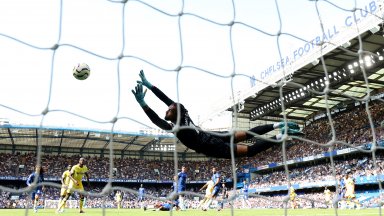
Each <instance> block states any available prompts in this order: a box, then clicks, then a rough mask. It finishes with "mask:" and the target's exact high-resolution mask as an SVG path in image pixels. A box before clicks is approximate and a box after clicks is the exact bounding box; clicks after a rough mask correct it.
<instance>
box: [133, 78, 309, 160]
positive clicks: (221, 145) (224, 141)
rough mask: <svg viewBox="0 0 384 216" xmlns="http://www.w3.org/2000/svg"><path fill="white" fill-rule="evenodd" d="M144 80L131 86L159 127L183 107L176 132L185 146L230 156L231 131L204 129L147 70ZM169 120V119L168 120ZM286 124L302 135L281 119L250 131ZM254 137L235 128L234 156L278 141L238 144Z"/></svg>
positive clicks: (165, 125)
mask: <svg viewBox="0 0 384 216" xmlns="http://www.w3.org/2000/svg"><path fill="white" fill-rule="evenodd" d="M139 76H140V78H141V81H137V83H138V84H137V86H136V87H135V90H132V93H133V95H134V96H135V98H136V101H137V102H138V103H139V104H140V106H141V107H142V109H143V110H144V112H145V113H146V114H147V116H148V117H149V119H150V120H151V121H152V122H153V123H154V124H155V125H157V126H158V127H159V128H161V129H163V130H167V131H171V130H172V129H173V127H174V126H175V125H176V124H177V120H178V119H177V118H178V110H179V111H180V127H181V128H180V130H177V131H175V132H174V133H175V136H176V137H177V138H178V139H179V140H180V142H181V143H183V144H184V145H185V146H186V147H188V148H190V149H193V150H195V151H196V152H197V153H202V154H204V155H206V156H209V157H214V158H226V159H230V158H231V148H230V142H231V135H229V134H227V135H218V134H213V133H212V132H208V131H203V130H201V129H200V128H199V127H197V126H196V125H195V124H194V123H193V121H192V119H191V118H190V117H189V114H188V110H187V109H185V107H184V106H183V105H182V104H180V103H175V102H174V101H173V100H171V99H170V98H168V97H167V96H166V95H165V94H164V93H163V92H162V91H161V90H160V89H158V88H157V87H156V86H154V85H152V84H151V83H150V82H149V81H148V80H147V79H146V77H145V75H144V72H143V71H140V74H139ZM143 86H145V87H147V88H148V89H150V90H151V91H152V92H153V93H154V94H155V95H156V96H157V97H158V98H159V99H160V100H161V101H163V102H164V103H165V104H166V105H167V106H168V110H167V111H166V113H165V118H164V119H161V118H160V117H159V116H158V115H157V114H156V113H155V112H154V111H153V110H152V109H151V108H150V107H149V106H148V105H147V103H146V102H145V101H144V97H145V94H146V91H143ZM169 122H170V123H169ZM285 126H287V128H288V129H287V134H289V135H300V134H302V132H301V131H300V127H299V126H298V125H297V124H296V123H294V122H287V124H285V123H284V122H279V123H275V124H266V125H261V126H257V127H254V128H252V129H250V130H249V131H248V132H253V133H255V134H259V135H262V134H265V133H268V132H270V131H272V130H274V129H276V128H280V129H282V131H283V132H282V133H284V130H285ZM282 136H283V135H282V134H278V135H275V136H273V137H271V139H275V140H279V139H281V138H282ZM252 138H254V136H253V135H252V134H249V133H247V132H246V131H236V132H235V133H234V154H235V157H252V156H254V155H256V154H257V153H260V152H262V151H265V150H267V149H269V148H271V147H272V146H274V145H277V144H278V143H279V142H278V141H276V142H272V141H268V140H264V139H255V142H253V144H252V145H250V146H248V145H243V144H236V143H239V142H242V141H245V140H249V139H252Z"/></svg>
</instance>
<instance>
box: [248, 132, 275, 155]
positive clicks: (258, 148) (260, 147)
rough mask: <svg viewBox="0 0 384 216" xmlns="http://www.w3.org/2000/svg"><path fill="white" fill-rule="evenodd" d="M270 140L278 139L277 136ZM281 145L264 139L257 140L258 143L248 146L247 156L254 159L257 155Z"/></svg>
mask: <svg viewBox="0 0 384 216" xmlns="http://www.w3.org/2000/svg"><path fill="white" fill-rule="evenodd" d="M270 139H276V136H273V137H270ZM278 144H280V143H279V142H271V141H267V140H264V139H256V142H255V143H253V145H250V146H248V150H247V156H248V157H252V156H255V155H256V154H258V153H260V152H263V151H265V150H267V149H269V148H271V147H273V146H275V145H278Z"/></svg>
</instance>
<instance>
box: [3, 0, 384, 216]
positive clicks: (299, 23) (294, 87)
mask: <svg viewBox="0 0 384 216" xmlns="http://www.w3.org/2000/svg"><path fill="white" fill-rule="evenodd" d="M382 23H383V2H382V1H381V0H350V1H336V0H333V1H332V0H324V1H319V0H315V1H311V0H300V1H284V0H275V1H271V0H264V1H252V0H242V1H234V0H232V1H231V0H213V1H204V0H189V1H183V0H163V1H154V0H137V1H133V0H132V1H130V0H97V1H95V0H82V1H79V0H50V1H47V0H46V1H44V0H34V1H31V0H22V1H17V2H16V1H12V0H6V1H2V2H0V47H1V48H0V59H2V60H1V63H0V80H1V83H2V84H1V86H0V90H1V92H2V94H1V97H0V120H2V121H1V122H2V124H1V125H0V126H1V128H5V129H4V130H3V131H4V132H3V133H4V134H5V135H6V136H9V135H10V134H11V133H12V132H14V130H17V129H14V128H13V127H14V126H15V125H22V126H23V127H26V128H29V127H31V129H30V131H29V134H27V135H26V136H20V137H12V136H10V137H8V138H7V139H9V140H11V141H9V143H8V144H7V143H5V142H4V143H0V144H2V145H1V146H2V150H3V152H6V153H7V152H8V153H9V152H12V153H14V152H15V151H16V150H15V149H17V144H18V143H19V144H22V145H29V147H31V145H30V143H29V144H28V143H26V141H25V139H27V138H28V137H30V136H37V137H38V139H37V141H36V142H35V143H33V146H34V147H36V150H35V151H34V152H35V153H36V155H33V161H32V162H33V164H34V165H35V164H39V165H40V164H43V163H45V162H46V160H45V158H44V155H45V153H46V152H43V149H44V150H46V151H47V152H48V151H49V146H54V147H55V148H58V149H61V145H64V144H65V141H66V140H65V139H66V137H65V136H61V137H62V140H61V141H60V143H59V144H57V143H55V144H52V143H50V142H49V139H46V137H42V136H41V133H43V132H44V131H45V130H49V129H50V128H52V127H62V128H66V129H69V130H71V133H78V135H79V136H80V135H81V133H82V132H78V131H77V129H79V128H80V129H82V130H92V131H104V132H105V131H107V133H108V135H105V136H104V135H103V136H104V137H103V138H105V143H104V145H103V146H100V148H99V149H102V151H103V152H104V151H105V152H108V153H109V155H108V157H107V159H105V158H99V159H97V160H98V161H99V162H100V164H98V163H95V164H93V166H90V169H91V170H90V172H92V169H98V170H103V169H105V173H106V174H105V176H104V177H99V176H95V177H94V180H95V182H97V181H99V180H100V181H103V182H104V183H106V184H105V185H103V188H99V189H97V192H96V193H92V194H87V195H88V196H89V197H91V198H92V197H98V198H100V197H103V198H100V200H101V201H100V202H103V203H104V204H105V203H107V205H104V204H103V205H101V207H103V208H106V207H110V208H115V207H116V203H115V202H114V199H115V198H113V196H114V195H111V194H110V193H114V192H115V191H117V190H120V191H123V193H125V194H129V196H128V195H127V196H128V197H130V198H132V197H134V198H132V199H136V197H137V196H138V192H137V190H136V189H137V188H135V189H133V188H127V187H124V186H121V184H120V185H118V186H117V184H115V183H116V181H115V179H116V176H118V177H120V179H119V181H121V182H123V183H124V181H127V182H128V181H131V183H132V182H133V183H135V184H137V185H139V184H140V183H142V182H145V183H152V182H159V181H160V182H163V183H165V184H167V187H168V184H171V183H172V178H173V175H175V174H177V173H178V171H179V170H180V165H181V164H182V163H184V162H185V160H182V159H183V158H180V157H179V156H180V155H183V153H186V152H191V150H190V149H188V148H186V147H185V146H184V145H183V144H182V143H180V142H179V141H178V140H177V139H176V138H174V139H173V141H172V143H167V144H166V145H165V144H164V145H163V144H161V141H162V140H163V137H162V136H164V137H165V138H169V137H172V133H171V132H177V131H179V130H183V129H185V128H180V127H177V126H178V125H177V126H176V127H175V128H174V129H175V131H166V132H164V131H161V130H159V129H158V128H156V126H154V125H153V124H152V122H151V121H150V119H148V117H147V116H146V114H145V113H144V112H143V110H142V109H141V107H140V105H138V103H137V101H136V99H135V97H134V96H133V95H132V93H131V90H132V89H135V86H136V84H137V82H136V81H137V80H140V78H139V76H138V74H139V72H140V70H144V71H145V73H146V76H147V78H148V79H149V80H150V81H151V82H152V84H153V85H155V86H158V87H159V88H160V89H161V90H162V91H164V92H165V93H166V94H167V95H168V96H169V97H170V98H172V99H174V101H176V102H181V103H183V104H184V105H186V107H188V111H189V114H190V116H191V118H192V119H194V122H195V123H196V124H197V125H198V126H199V127H201V128H203V129H204V130H205V129H206V130H214V131H216V132H217V131H221V130H222V131H229V132H227V134H229V135H232V136H233V132H235V131H240V130H244V131H246V130H248V129H249V128H251V127H253V126H255V125H260V124H267V123H268V124H269V123H276V122H287V121H295V122H299V123H300V125H301V128H303V127H304V130H303V131H304V132H305V133H306V134H305V136H300V137H299V136H291V135H289V134H286V133H285V134H283V135H284V136H282V137H283V139H282V140H281V141H280V145H279V148H275V149H272V150H271V151H268V152H266V153H262V154H259V155H256V156H255V157H252V158H242V159H238V158H234V157H232V158H231V159H230V160H225V162H222V163H219V162H218V163H217V165H218V166H220V165H222V164H224V165H225V167H220V169H224V168H225V169H226V170H228V172H227V173H226V174H227V176H226V177H227V180H228V182H230V183H231V184H232V185H233V190H232V189H230V191H231V192H230V193H229V199H228V200H225V203H224V206H225V208H231V215H235V214H236V211H237V209H236V207H239V208H247V207H246V206H247V205H249V206H251V207H252V208H283V209H285V210H286V211H285V215H287V210H288V209H289V208H291V207H293V208H296V207H308V206H311V207H314V208H328V207H329V206H333V207H336V206H338V205H340V207H345V206H347V204H348V205H349V203H347V202H355V201H354V200H356V199H350V200H347V198H345V197H344V196H342V197H338V195H337V194H339V192H340V191H339V190H341V186H340V185H339V180H340V179H341V178H342V177H341V175H346V174H347V173H350V172H352V171H353V172H355V173H357V172H359V173H360V174H361V175H360V176H363V177H361V178H359V179H355V180H356V181H355V184H361V185H367V184H369V186H372V185H374V188H375V189H374V190H373V191H369V193H368V192H367V193H366V194H365V195H364V194H363V195H361V194H362V193H361V194H360V195H359V196H358V197H357V200H358V201H359V203H360V204H362V205H363V203H364V202H366V203H374V204H375V205H376V206H375V207H381V203H380V201H377V200H380V199H381V198H382V197H383V194H382V185H381V181H382V180H383V176H382V175H383V174H384V173H382V169H383V168H384V167H383V164H382V162H381V161H382V159H384V158H383V157H382V154H381V153H382V152H381V151H382V148H383V146H384V143H383V139H384V138H383V129H382V127H384V126H383V125H382V126H380V123H382V122H383V120H384V119H383V116H384V115H383V102H384V100H383V92H384V88H383V86H384V84H383V83H384V78H383V77H384V72H383V70H381V69H380V68H382V67H383V63H382V62H383V56H384V54H383V53H384V50H383V47H384V39H382V38H383V37H382V36H383V27H382ZM371 35H374V36H373V37H369V36H371ZM326 56H327V57H329V58H332V61H327V59H326ZM78 63H86V64H88V65H89V67H90V76H89V77H88V78H87V79H86V80H82V81H81V80H76V79H75V78H74V77H73V75H72V70H73V68H74V66H76V65H77V64H78ZM373 70H375V71H373ZM346 80H348V81H346ZM342 82H345V83H347V84H344V85H342V84H340V83H342ZM266 90H268V91H269V90H270V92H271V94H268V91H266ZM272 92H274V93H275V94H272ZM300 100H305V103H304V102H303V103H300V104H299V105H300V106H299V105H298V103H296V102H298V101H300ZM145 101H146V103H147V104H148V105H149V106H150V107H151V108H152V109H153V110H154V111H155V112H156V113H158V114H159V113H160V114H159V116H163V114H164V113H165V110H166V109H167V107H166V106H163V105H161V106H160V105H159V101H158V99H157V98H156V97H155V96H154V95H153V94H151V93H149V92H147V94H146V97H145ZM348 101H349V102H350V101H353V102H351V103H349V105H350V106H353V108H354V109H353V110H354V111H352V112H349V111H348V110H347V105H346V104H347V102H348ZM295 105H297V106H295ZM348 108H350V107H348ZM228 112H230V113H229V114H228ZM362 119H364V120H362ZM362 121H364V124H360V123H361V122H362ZM353 124H355V125H358V126H356V127H354V125H353ZM10 125H11V126H10ZM351 125H352V126H351ZM33 126H37V128H38V129H39V130H34V129H33V128H34V127H33ZM346 128H347V129H348V130H342V129H346ZM72 130H73V131H72ZM82 130H80V131H82ZM121 131H125V132H126V131H129V132H133V133H135V134H136V135H137V136H133V137H134V138H132V140H130V142H127V143H125V144H126V145H127V146H128V147H129V146H135V142H136V140H137V137H140V136H141V135H145V136H146V135H150V136H153V135H158V137H157V138H156V139H153V140H152V141H151V142H148V143H147V145H142V146H141V148H140V149H139V151H140V152H141V153H142V152H143V151H146V150H149V151H154V152H161V153H159V154H158V155H160V156H159V157H162V156H163V154H162V153H163V152H167V153H169V154H173V155H172V156H173V160H172V161H170V162H169V163H172V164H173V166H172V167H168V168H169V170H171V172H170V173H171V174H170V173H167V174H166V175H165V174H163V173H162V172H161V171H159V170H160V169H161V168H162V167H160V166H156V167H154V168H152V170H157V171H154V173H155V176H156V179H147V178H145V177H143V176H142V175H140V174H143V173H145V172H143V171H141V170H140V167H139V166H137V170H136V172H137V173H138V174H137V175H134V177H131V179H126V177H124V176H122V175H120V174H119V172H120V171H119V172H118V169H117V168H116V167H115V166H116V163H115V162H116V160H118V159H117V157H116V156H115V155H114V151H115V150H116V149H115V148H114V146H115V147H116V146H117V145H115V144H114V143H115V140H118V139H119V138H120V137H119V136H118V135H115V133H118V132H121ZM138 131H141V132H143V131H149V132H148V133H146V132H143V133H136V132H138ZM320 132H322V133H324V134H325V135H324V134H321V136H319V134H320ZM277 133H280V132H277ZM131 134H132V133H131ZM83 135H84V134H83ZM254 135H255V136H256V137H257V138H260V139H267V138H266V137H263V136H258V135H256V134H254ZM269 135H276V134H269ZM49 136H50V137H58V136H60V134H57V133H53V134H49ZM90 136H94V137H100V133H97V132H94V133H88V135H87V138H88V137H90ZM92 139H93V137H92ZM356 143H358V144H359V145H357V144H356ZM77 144H78V145H77V146H72V147H73V148H75V147H78V149H80V148H81V151H79V154H83V152H82V151H83V149H84V148H88V149H91V150H90V151H89V152H88V153H89V154H91V153H90V152H91V151H93V146H92V144H85V143H83V142H81V141H79V142H78V143H77ZM231 144H233V140H232V141H231ZM245 144H246V143H245ZM355 144H356V145H355ZM47 146H48V147H47ZM231 146H232V145H231ZM12 149H13V150H12ZM30 149H31V148H29V150H30ZM19 150H20V151H21V152H22V154H23V153H25V152H27V150H23V148H20V149H19ZM124 150H126V149H124ZM178 153H180V154H178ZM358 153H365V154H364V156H362V155H361V154H360V155H359V156H356V158H353V156H351V155H356V154H358ZM64 154H65V153H63V155H64ZM164 154H166V153H164ZM69 155H70V154H69ZM344 155H345V156H344ZM336 156H338V157H337V158H336ZM339 156H341V157H342V158H341V157H339ZM343 156H344V157H343ZM12 157H13V156H12ZM60 157H61V156H60ZM63 157H64V156H63ZM66 157H68V158H66V159H68V160H69V159H72V158H70V157H71V156H66ZM122 157H123V156H122ZM25 158H28V156H26V157H25ZM148 158H150V156H148ZM153 158H154V157H152V159H153ZM51 159H52V158H51ZM156 159H158V158H156ZM319 159H321V160H323V159H324V161H325V162H324V163H319V162H317V161H318V160H319ZM6 160H7V156H4V161H6ZM10 160H11V159H10ZM53 160H55V158H53ZM140 160H141V159H140V158H139V159H138V160H135V161H134V162H135V163H137V164H142V163H143V162H142V161H140ZM187 160H188V158H187ZM101 161H103V163H101ZM181 161H183V162H181ZM191 161H192V162H193V158H191ZM306 161H311V162H313V163H312V165H313V166H309V165H308V164H307V166H304V167H301V165H300V164H302V163H303V162H306ZM29 162H30V161H29ZM32 162H31V163H32ZM352 162H353V165H350V164H349V163H352ZM145 163H151V162H150V161H149V162H148V161H145ZM169 163H168V164H169ZM212 163H213V162H212ZM4 164H5V165H4V167H7V168H6V169H4V170H2V172H4V173H5V174H7V175H5V174H4V176H8V175H9V176H10V177H4V179H2V180H9V179H17V180H22V181H25V180H26V179H25V178H22V177H20V176H17V175H18V174H17V173H18V172H19V170H21V168H14V167H13V164H12V162H9V163H7V162H4ZM25 164H28V161H27V160H26V161H25ZM61 165H62V164H61ZM144 165H147V164H143V166H144ZM162 165H163V166H164V167H167V164H166V163H164V164H162ZM154 166H155V165H154ZM123 168H124V166H123V165H121V167H119V169H122V170H123ZM143 168H144V167H143ZM198 168H199V167H196V171H195V172H194V173H193V174H194V175H195V176H197V177H201V176H203V175H202V174H200V171H199V169H198ZM10 169H12V170H16V171H12V172H8V170H10ZM50 169H52V170H53V169H55V168H54V167H53V166H52V167H50ZM31 171H32V170H31ZM362 172H364V174H362ZM129 174H130V173H129V172H128V171H127V173H125V175H126V176H130V175H129ZM208 175H209V176H208ZM210 175H211V173H208V174H207V175H206V176H203V177H201V178H204V179H198V180H197V181H201V182H200V183H202V182H204V183H205V181H207V180H209V178H210ZM308 176H310V177H311V178H315V177H316V178H315V179H314V180H316V183H313V184H312V183H311V182H309V179H310V178H309V177H308ZM321 176H325V177H321ZM19 177H20V178H19ZM60 177H61V176H60V174H59V175H58V176H57V178H55V179H54V180H55V181H53V180H52V181H49V180H47V181H45V182H43V183H42V184H43V185H45V186H46V187H50V188H55V189H59V188H60V187H61V185H59V184H58V183H57V182H59V180H60ZM197 177H196V178H197ZM7 178H9V179H7ZM161 178H167V179H166V180H164V179H161ZM240 179H248V181H251V182H250V183H251V187H250V189H249V193H250V194H249V196H248V194H245V192H244V191H242V190H240V189H241V188H242V187H244V185H243V184H242V183H241V182H240V181H239V180H240ZM121 182H118V183H121ZM319 182H321V183H319ZM112 183H114V184H112ZM198 185H199V186H200V184H198ZM35 186H36V185H35ZM136 187H139V186H136ZM325 187H332V190H333V191H332V192H333V195H332V196H331V197H330V198H329V200H328V201H327V200H322V196H323V194H324V193H323V191H324V189H325ZM291 188H293V189H296V192H294V190H292V191H291ZM309 188H314V189H313V190H314V191H312V192H311V193H306V191H308V190H309ZM32 189H33V188H30V187H21V188H19V189H15V188H14V187H13V186H9V185H7V186H3V185H1V186H0V190H1V191H2V192H4V194H5V195H4V196H7V195H9V194H11V193H12V194H22V193H30V192H32ZM56 191H57V190H56ZM8 193H9V194H8ZM247 193H248V192H247ZM175 195H180V194H174V193H169V194H155V195H146V198H148V199H152V200H154V201H153V202H156V201H158V202H166V201H167V200H172V199H173V198H174V197H175ZM185 195H186V197H187V198H188V197H192V198H190V200H194V201H195V202H192V201H191V204H190V206H191V208H192V206H197V205H198V200H196V199H193V197H196V196H198V197H200V199H202V198H203V197H204V195H203V194H200V193H199V192H197V191H187V192H185ZM160 197H162V198H160ZM296 198H297V199H296ZM351 198H352V196H351ZM107 199H108V200H109V201H108V200H107ZM123 199H127V197H123ZM375 199H376V201H374V200H375ZM295 200H297V201H295ZM319 200H321V201H319ZM351 200H352V201H351ZM247 201H249V202H250V204H248V203H247ZM340 201H345V202H343V203H344V204H345V205H344V204H340ZM296 202H297V203H296ZM214 203H216V204H219V203H220V200H216V201H215V202H214ZM57 204H58V201H57V200H46V201H45V207H46V208H55V206H56V207H57ZM291 204H292V205H291ZM67 205H68V208H77V207H78V203H77V201H76V200H69V201H68V202H67ZM122 205H123V207H126V208H137V206H139V207H141V206H142V204H140V203H135V202H132V203H131V202H123V204H122ZM148 205H151V206H154V203H150V204H148ZM369 205H370V204H369ZM369 205H368V204H367V205H366V206H367V207H372V206H373V205H372V206H369ZM95 206H98V205H97V204H95ZM379 212H380V215H381V211H379ZM332 213H334V214H335V215H337V214H338V213H337V210H335V211H334V212H332ZM27 214H28V212H26V215H27ZM170 214H172V213H170Z"/></svg>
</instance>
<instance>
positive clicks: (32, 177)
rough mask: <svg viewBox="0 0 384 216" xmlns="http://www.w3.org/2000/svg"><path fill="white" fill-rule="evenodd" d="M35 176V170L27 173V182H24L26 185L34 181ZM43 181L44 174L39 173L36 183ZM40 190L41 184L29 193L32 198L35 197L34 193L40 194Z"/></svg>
mask: <svg viewBox="0 0 384 216" xmlns="http://www.w3.org/2000/svg"><path fill="white" fill-rule="evenodd" d="M36 177H37V173H36V172H33V173H32V174H31V175H29V176H28V178H27V182H26V183H27V185H28V186H30V185H31V184H32V183H33V182H34V181H35V178H36ZM43 181H44V176H43V174H40V175H39V178H38V179H37V181H36V184H39V183H42V182H43ZM42 190H43V186H42V185H39V186H37V187H36V188H35V189H34V190H33V191H32V194H31V195H32V199H35V194H41V193H42Z"/></svg>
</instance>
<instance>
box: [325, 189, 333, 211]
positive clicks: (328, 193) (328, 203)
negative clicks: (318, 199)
mask: <svg viewBox="0 0 384 216" xmlns="http://www.w3.org/2000/svg"><path fill="white" fill-rule="evenodd" d="M331 196H332V193H331V190H329V189H328V188H327V187H325V189H324V200H325V205H326V206H327V208H331V207H332V200H331Z"/></svg>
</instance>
